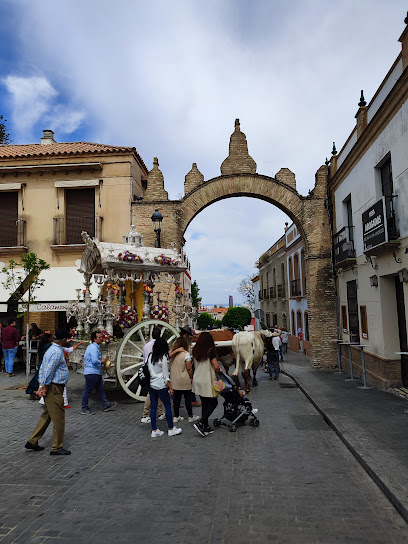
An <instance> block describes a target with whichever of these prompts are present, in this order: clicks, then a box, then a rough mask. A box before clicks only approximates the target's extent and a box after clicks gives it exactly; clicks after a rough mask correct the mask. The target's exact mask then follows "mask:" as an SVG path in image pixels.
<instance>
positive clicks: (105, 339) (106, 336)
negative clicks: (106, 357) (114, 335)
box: [101, 329, 111, 344]
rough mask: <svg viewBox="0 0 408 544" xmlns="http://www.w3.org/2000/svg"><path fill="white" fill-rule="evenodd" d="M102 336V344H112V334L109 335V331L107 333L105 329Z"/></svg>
mask: <svg viewBox="0 0 408 544" xmlns="http://www.w3.org/2000/svg"><path fill="white" fill-rule="evenodd" d="M101 334H102V338H103V342H102V344H110V341H111V337H110V334H109V333H108V331H105V329H104V330H103V331H101Z"/></svg>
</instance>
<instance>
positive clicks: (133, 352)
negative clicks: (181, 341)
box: [116, 319, 180, 402]
mask: <svg viewBox="0 0 408 544" xmlns="http://www.w3.org/2000/svg"><path fill="white" fill-rule="evenodd" d="M155 326H157V327H161V330H162V332H161V335H162V337H163V338H164V339H165V340H167V342H168V344H169V346H170V347H171V344H172V342H173V341H174V340H175V339H176V338H178V337H179V336H180V335H179V333H178V332H177V329H175V328H174V327H173V326H172V325H169V324H168V323H166V322H165V321H159V320H158V319H148V320H147V321H142V322H141V323H138V324H137V325H135V326H134V327H132V328H131V329H130V330H129V331H128V332H127V333H126V334H125V336H124V337H123V339H122V342H121V343H120V345H119V348H118V352H117V354H116V376H117V378H118V381H119V383H120V385H121V387H122V389H123V390H124V391H125V392H126V393H127V394H128V395H129V396H130V397H132V398H134V399H136V400H140V401H141V402H144V401H145V400H146V397H144V396H142V395H141V390H140V385H139V383H138V380H137V372H138V370H139V368H140V367H141V366H142V364H143V347H144V346H145V344H147V342H149V341H150V340H151V339H152V331H153V328H154V327H155Z"/></svg>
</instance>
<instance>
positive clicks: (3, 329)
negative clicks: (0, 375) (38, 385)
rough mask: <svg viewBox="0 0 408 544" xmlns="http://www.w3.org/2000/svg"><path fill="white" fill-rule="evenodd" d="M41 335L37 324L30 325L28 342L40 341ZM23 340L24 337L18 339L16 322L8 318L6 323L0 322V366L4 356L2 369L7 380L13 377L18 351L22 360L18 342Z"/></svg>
mask: <svg viewBox="0 0 408 544" xmlns="http://www.w3.org/2000/svg"><path fill="white" fill-rule="evenodd" d="M41 335H42V331H41V329H39V327H38V326H37V323H31V327H30V329H29V331H28V337H29V340H30V341H38V340H40V338H41ZM24 340H26V336H25V335H24V336H21V337H20V333H19V332H18V330H17V322H16V320H15V319H14V318H10V319H9V320H8V321H7V323H5V322H3V321H0V364H1V363H2V359H3V354H4V369H5V372H6V376H7V377H8V378H11V377H12V376H14V372H13V370H14V360H15V358H16V355H17V356H18V355H19V354H18V350H19V349H20V357H19V358H20V359H22V351H21V347H20V341H24Z"/></svg>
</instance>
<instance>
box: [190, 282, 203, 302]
mask: <svg viewBox="0 0 408 544" xmlns="http://www.w3.org/2000/svg"><path fill="white" fill-rule="evenodd" d="M199 294H200V289H199V288H198V285H197V282H196V280H194V281H193V283H192V284H191V299H192V302H193V306H194V307H195V308H199V306H200V302H201V300H202V299H201V297H199V296H198V295H199Z"/></svg>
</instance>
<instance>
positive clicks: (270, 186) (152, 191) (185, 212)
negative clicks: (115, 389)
mask: <svg viewBox="0 0 408 544" xmlns="http://www.w3.org/2000/svg"><path fill="white" fill-rule="evenodd" d="M326 180H327V167H326V166H321V167H320V168H319V170H318V171H317V172H316V177H315V186H314V189H313V191H311V193H310V194H309V195H308V196H306V197H305V196H302V195H299V193H298V192H297V191H296V180H295V175H294V174H293V173H292V172H291V171H290V170H288V169H287V168H283V169H281V170H280V171H279V172H278V173H277V174H276V176H275V177H269V176H265V175H261V174H257V173H256V164H255V162H254V161H253V159H252V158H251V157H250V156H249V154H248V149H247V143H246V137H245V134H243V133H242V132H241V131H240V127H239V121H238V120H237V121H236V123H235V132H234V133H233V134H232V136H231V140H230V153H229V156H228V157H227V159H225V161H224V162H223V164H222V166H221V176H219V177H216V178H213V179H210V180H208V181H204V176H203V175H202V174H201V172H200V171H199V170H198V168H197V165H196V164H195V163H194V164H193V167H192V169H191V171H190V172H189V173H188V174H187V175H186V178H185V183H184V189H185V196H184V197H183V198H182V199H181V200H169V199H168V195H167V192H166V191H165V190H164V179H163V174H162V173H161V171H160V170H159V169H158V161H157V159H155V160H154V165H153V169H152V170H151V171H150V172H149V176H148V180H147V189H146V191H145V194H144V199H143V201H142V202H137V203H135V204H134V206H133V223H134V224H135V225H136V228H137V229H138V230H139V232H141V233H142V234H143V235H144V237H145V245H154V233H153V232H152V227H151V220H150V217H151V215H152V212H153V210H154V208H160V211H161V213H162V214H163V217H164V221H163V225H164V222H165V225H166V227H165V228H163V231H162V245H163V247H167V246H170V244H171V243H172V242H175V243H176V245H177V246H178V247H182V245H183V237H184V233H185V231H186V229H187V227H188V225H189V224H190V222H191V221H192V220H193V219H194V217H196V216H197V215H198V214H199V213H200V212H201V211H202V210H204V209H205V208H206V207H208V206H210V205H211V204H213V203H214V202H217V201H219V200H224V199H228V198H231V197H245V196H246V197H253V198H258V199H261V200H264V201H266V202H269V203H270V204H273V205H274V206H276V207H278V208H279V209H281V210H282V211H283V212H284V213H286V214H287V215H288V216H289V217H290V218H291V219H292V221H293V222H294V223H295V224H296V225H297V227H298V230H299V232H300V233H301V235H302V238H303V241H304V247H305V261H306V263H307V266H306V280H307V300H308V319H309V337H310V342H311V346H312V353H311V364H312V365H313V366H315V367H318V368H328V367H332V366H333V364H335V362H336V351H335V344H334V343H332V342H330V340H331V339H333V338H336V312H335V295H334V292H335V291H334V281H333V275H332V268H331V239H330V228H329V220H328V215H327V210H326V207H325V198H326ZM270 242H271V240H268V241H266V245H267V244H268V243H270Z"/></svg>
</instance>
